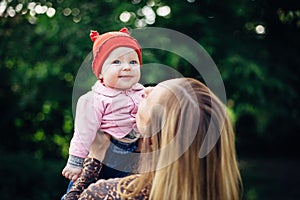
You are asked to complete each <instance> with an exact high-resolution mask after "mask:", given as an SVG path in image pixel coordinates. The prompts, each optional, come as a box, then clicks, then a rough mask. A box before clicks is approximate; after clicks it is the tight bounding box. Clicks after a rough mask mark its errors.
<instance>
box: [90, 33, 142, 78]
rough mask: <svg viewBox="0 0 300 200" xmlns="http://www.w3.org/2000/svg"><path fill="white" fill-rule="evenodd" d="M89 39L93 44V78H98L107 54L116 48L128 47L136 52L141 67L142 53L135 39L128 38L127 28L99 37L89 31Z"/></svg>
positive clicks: (97, 34)
mask: <svg viewBox="0 0 300 200" xmlns="http://www.w3.org/2000/svg"><path fill="white" fill-rule="evenodd" d="M90 38H91V40H92V41H93V42H94V44H93V63H92V68H93V72H94V74H95V76H96V77H97V78H99V74H100V73H101V70H102V65H103V63H104V62H105V60H106V58H107V57H108V56H109V54H110V53H111V52H112V51H113V50H114V49H116V48H118V47H129V48H132V49H134V50H135V51H136V53H137V55H138V58H139V62H140V65H142V51H141V47H140V45H139V43H138V42H137V40H136V39H134V38H133V37H131V36H130V33H129V31H128V29H127V28H122V29H121V30H120V31H115V32H107V33H104V34H102V35H99V33H98V32H97V31H93V30H91V32H90Z"/></svg>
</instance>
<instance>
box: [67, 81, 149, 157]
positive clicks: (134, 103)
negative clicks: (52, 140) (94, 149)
mask: <svg viewBox="0 0 300 200" xmlns="http://www.w3.org/2000/svg"><path fill="white" fill-rule="evenodd" d="M143 95H144V87H143V86H142V85H141V84H139V83H137V84H135V85H134V86H133V87H132V88H130V89H127V90H122V91H120V90H114V89H112V88H108V87H104V86H103V85H102V84H101V83H100V82H99V81H97V82H96V83H95V84H94V86H93V87H92V91H90V92H87V93H86V94H84V95H82V96H81V97H80V98H79V99H78V102H77V107H76V116H75V125H74V129H75V130H74V135H73V138H72V140H71V143H70V149H69V154H70V155H73V156H78V157H81V158H85V157H86V156H87V154H88V152H89V148H90V146H91V144H92V142H93V141H94V139H95V137H96V134H97V131H98V130H99V129H100V130H101V131H103V132H106V133H108V134H110V135H112V136H113V137H115V138H117V139H118V138H123V137H124V136H125V135H127V134H128V133H130V132H131V131H132V130H134V131H135V132H137V133H138V130H137V127H136V121H135V116H136V113H137V108H138V105H139V103H140V102H141V100H142V99H143Z"/></svg>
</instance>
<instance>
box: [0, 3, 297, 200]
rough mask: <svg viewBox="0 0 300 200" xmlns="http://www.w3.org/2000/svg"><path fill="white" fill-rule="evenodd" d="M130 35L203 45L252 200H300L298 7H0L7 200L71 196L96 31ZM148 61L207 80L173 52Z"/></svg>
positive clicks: (148, 56) (148, 54) (151, 54)
mask: <svg viewBox="0 0 300 200" xmlns="http://www.w3.org/2000/svg"><path fill="white" fill-rule="evenodd" d="M124 26H126V27H128V28H131V29H135V28H143V27H163V28H168V29H173V30H176V31H178V32H181V33H183V34H186V35H187V36H189V37H191V38H193V39H194V40H196V41H197V42H198V43H199V44H200V45H202V46H203V48H204V49H205V50H206V51H207V52H208V53H209V55H210V56H211V57H212V59H213V60H214V61H215V63H216V65H217V67H218V69H219V71H220V73H221V76H222V79H223V81H224V84H225V89H226V95H227V102H226V103H227V107H228V111H229V113H230V115H231V117H232V120H233V122H234V125H235V130H236V135H237V141H236V146H237V153H238V158H239V161H240V168H241V172H242V177H243V182H244V199H247V200H258V199H300V194H299V192H298V188H299V187H300V173H299V167H300V159H299V150H298V147H299V139H300V115H299V112H300V103H299V96H300V93H299V89H300V88H299V87H300V80H299V75H300V73H299V72H300V55H299V52H300V51H299V50H300V46H299V45H300V37H299V36H300V2H299V1H292V0H285V1H281V0H243V1H237V0H225V1H217V0H172V1H167V0H145V1H144V0H102V1H90V0H42V1H28V0H1V1H0V47H1V48H0V80H1V81H0V110H1V118H0V130H2V131H1V140H0V174H1V183H0V197H1V199H3V200H8V199H9V200H10V199H22V200H27V199H28V200H35V199H45V200H47V199H60V197H61V196H62V194H63V193H64V192H65V189H66V187H67V183H68V181H67V180H66V179H64V178H63V177H62V176H61V170H62V168H63V167H64V164H65V161H66V158H67V156H68V145H69V141H70V138H71V137H72V134H73V113H72V90H73V85H74V81H75V78H76V74H77V72H78V69H79V68H80V66H81V63H82V62H83V61H84V60H85V58H86V57H87V55H88V54H89V53H90V51H91V47H92V42H91V40H90V38H89V31H90V30H91V29H93V30H98V31H99V33H103V32H107V31H112V30H119V29H121V28H123V27H124ZM154 37H155V36H153V38H154ZM143 56H144V57H143V60H144V63H151V62H153V63H162V64H164V65H167V66H172V67H173V68H174V69H175V70H176V71H179V72H180V73H181V74H183V75H184V76H186V77H194V78H197V79H199V80H200V79H201V77H199V75H197V74H195V73H194V69H193V67H191V66H190V64H189V63H188V62H186V61H185V60H184V59H183V58H180V57H178V56H177V55H175V54H172V53H170V52H165V51H151V50H147V51H145V52H144V53H143ZM297 152H298V153H297Z"/></svg>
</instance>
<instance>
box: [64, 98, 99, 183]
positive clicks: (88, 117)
mask: <svg viewBox="0 0 300 200" xmlns="http://www.w3.org/2000/svg"><path fill="white" fill-rule="evenodd" d="M93 100H94V99H93V94H92V93H91V92H89V93H87V94H85V95H83V96H81V97H80V98H79V99H78V102H77V107H76V116H75V131H74V135H73V138H72V140H71V143H70V149H69V159H68V163H67V165H66V166H65V168H64V169H63V171H62V175H63V176H64V177H66V178H68V179H70V180H72V181H74V180H76V179H77V178H78V177H79V176H80V173H81V171H82V165H83V161H84V158H85V157H86V156H87V154H88V153H89V148H90V146H91V144H92V142H93V140H94V139H95V136H96V133H97V130H98V129H99V120H100V116H97V115H96V113H95V107H94V101H93Z"/></svg>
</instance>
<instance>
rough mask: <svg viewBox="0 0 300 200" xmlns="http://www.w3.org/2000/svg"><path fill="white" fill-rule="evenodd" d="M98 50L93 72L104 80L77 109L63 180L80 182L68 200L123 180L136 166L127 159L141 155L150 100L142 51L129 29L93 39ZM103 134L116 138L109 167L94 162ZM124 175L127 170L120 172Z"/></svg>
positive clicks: (95, 86)
mask: <svg viewBox="0 0 300 200" xmlns="http://www.w3.org/2000/svg"><path fill="white" fill-rule="evenodd" d="M90 37H91V40H92V41H93V42H94V44H93V63H92V68H93V72H94V74H95V75H96V77H97V78H98V80H97V81H96V83H95V84H94V86H93V87H92V90H91V91H89V92H87V93H86V94H84V95H82V96H81V97H80V98H79V100H78V102H77V107H76V116H75V127H74V128H75V131H74V135H73V138H72V140H71V143H70V148H69V158H68V161H67V164H66V166H65V168H64V169H63V171H62V175H63V176H65V177H66V178H68V179H70V180H72V181H75V180H77V181H76V182H74V185H73V186H72V188H71V190H70V191H69V192H68V194H67V195H66V196H65V199H71V198H74V197H75V196H78V195H79V194H80V193H81V192H82V190H83V189H84V188H86V187H87V186H88V185H89V184H90V183H93V182H96V180H98V179H99V178H113V177H123V176H126V175H128V174H129V173H130V171H132V165H134V163H132V162H129V161H127V162H126V159H125V160H124V159H121V158H122V157H123V156H124V155H126V154H129V153H132V152H134V151H135V150H136V149H137V142H138V139H139V132H138V130H137V127H136V122H135V115H136V113H137V108H138V105H139V103H140V102H141V100H142V99H143V96H144V87H143V86H142V85H141V84H139V83H138V81H139V80H140V67H141V63H142V53H141V47H140V45H139V44H138V42H137V41H136V40H135V39H134V38H133V37H131V36H130V35H129V32H128V30H127V29H126V28H123V29H121V30H120V31H119V32H117V31H116V32H108V33H104V34H102V35H99V34H98V32H97V31H91V34H90ZM98 132H105V133H108V134H109V135H111V141H112V143H111V145H110V147H109V150H108V152H107V154H106V157H105V160H104V161H103V163H108V166H106V165H104V166H102V163H101V162H100V161H99V160H98V159H96V158H93V157H90V156H89V157H88V154H89V151H90V147H91V145H92V143H93V141H94V140H95V138H96V135H97V134H101V133H98ZM116 169H124V170H116Z"/></svg>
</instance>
